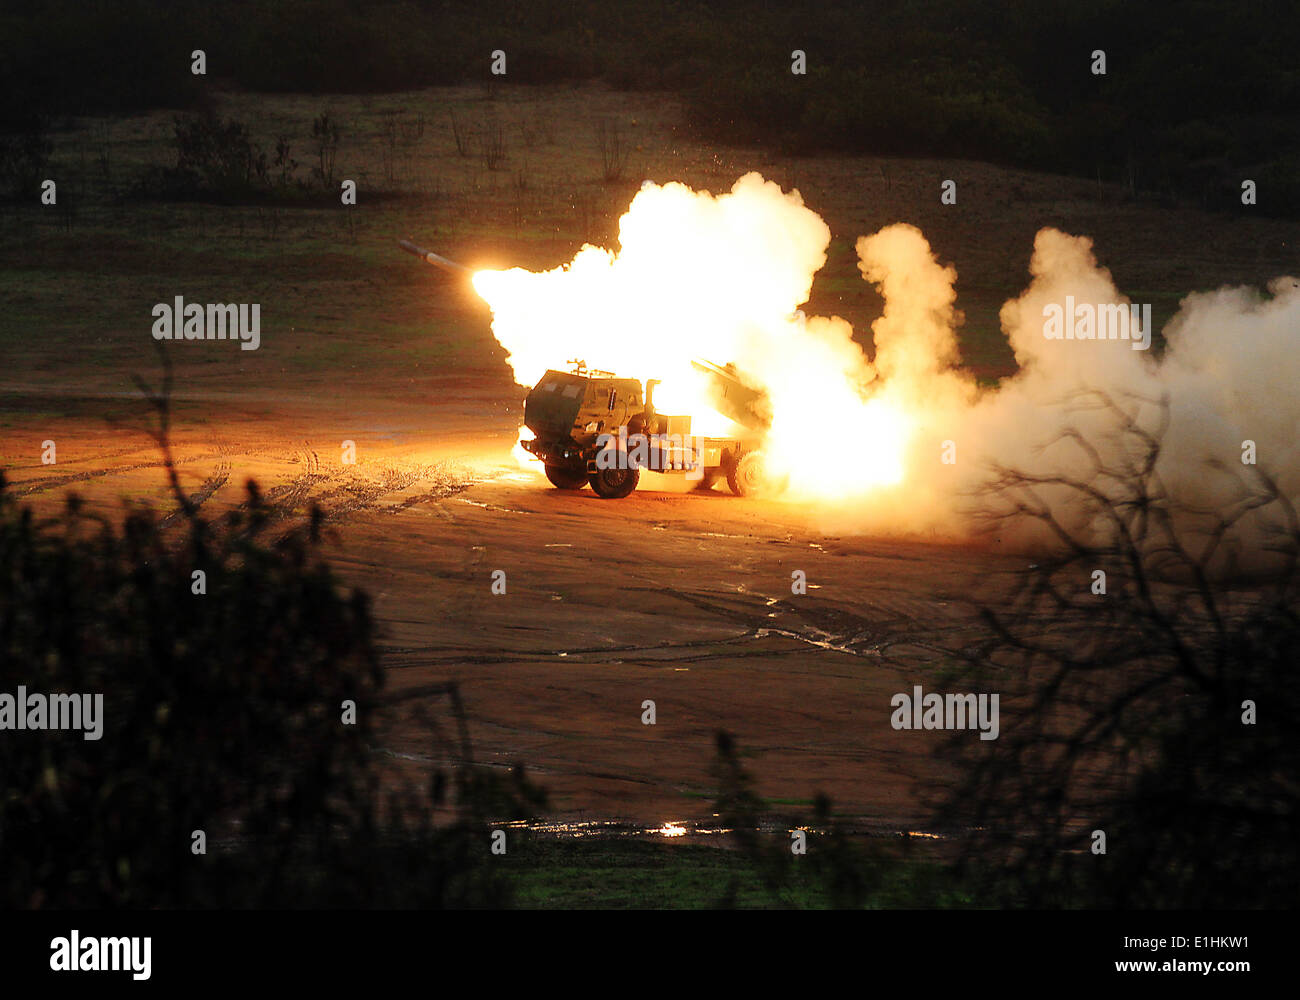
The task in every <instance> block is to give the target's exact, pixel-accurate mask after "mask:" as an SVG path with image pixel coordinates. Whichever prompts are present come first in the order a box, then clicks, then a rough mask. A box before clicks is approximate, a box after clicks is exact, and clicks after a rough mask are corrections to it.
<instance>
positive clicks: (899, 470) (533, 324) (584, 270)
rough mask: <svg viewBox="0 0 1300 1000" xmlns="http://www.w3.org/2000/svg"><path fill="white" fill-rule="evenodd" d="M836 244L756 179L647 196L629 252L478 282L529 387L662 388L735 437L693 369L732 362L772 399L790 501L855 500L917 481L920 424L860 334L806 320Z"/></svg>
mask: <svg viewBox="0 0 1300 1000" xmlns="http://www.w3.org/2000/svg"><path fill="white" fill-rule="evenodd" d="M829 239H830V231H829V229H828V228H827V227H826V224H825V223H824V222H823V221H822V220H821V218H820V217H819V216H818V215H817V214H816V213H814V212H812V211H811V210H810V209H808V208H806V207H804V205H803V202H802V199H801V198H800V197H799V194H798V192H793V191H792V192H790V193H788V194H787V193H784V192H782V191H781V189H780V187H779V186H778V185H776V184H774V183H771V182H766V181H764V180H763V179H762V178H761V177H760V176H759V175H757V174H748V175H746V176H745V177H742V178H741V179H740V180H739V181H737V183H736V185H735V187H734V188H733V189H732V191H731V192H730V193H727V194H722V195H719V196H717V197H714V196H713V195H711V194H709V193H708V192H707V191H699V192H697V191H692V190H691V189H690V188H687V187H686V186H685V185H682V184H677V183H671V184H667V185H664V186H659V185H655V184H650V183H649V182H647V183H646V184H645V185H643V186H642V189H641V191H640V193H638V194H637V196H636V197H635V198H634V199H633V201H632V204H631V206H630V207H629V209H628V211H627V213H626V214H625V215H624V216H623V217H622V219H621V220H620V223H619V242H620V249H619V251H618V252H617V253H614V252H611V251H609V250H604V249H601V248H598V247H594V246H590V245H588V246H584V247H583V248H582V249H581V250H580V251H579V252H578V254H577V256H576V257H574V259H573V261H572V262H571V263H569V264H567V265H565V266H562V267H559V268H556V269H555V270H552V271H547V272H544V273H533V272H529V271H525V270H523V269H522V268H512V269H510V270H507V271H479V272H478V273H476V274H475V275H474V277H473V284H474V288H475V290H476V291H477V292H478V293H479V295H481V296H482V297H483V298H484V299H485V300H486V301H487V302H488V304H489V305H490V306H491V307H492V312H493V324H492V329H493V332H494V334H495V335H496V337H497V339H498V340H499V341H500V342H501V344H502V346H504V347H505V348H506V350H507V351H508V352H509V362H510V365H511V366H512V368H513V369H514V373H515V379H516V381H517V382H519V383H520V384H521V385H526V386H531V385H533V384H535V383H536V382H537V381H538V380H539V379H540V378H541V376H542V375H543V374H544V373H545V372H546V371H547V369H550V368H559V369H563V368H565V367H566V363H567V362H568V361H569V360H570V359H575V358H576V359H581V360H583V361H585V362H586V363H587V364H588V365H589V366H591V367H593V368H600V369H604V370H606V371H611V372H614V373H616V374H618V375H621V376H624V377H631V378H637V379H641V380H643V381H644V380H646V379H650V378H655V379H659V380H661V383H660V386H659V387H658V388H657V389H656V397H655V399H656V407H657V409H659V410H660V411H661V412H665V413H684V414H689V415H690V416H691V417H692V428H691V429H692V431H693V433H695V434H697V435H703V436H712V437H728V436H733V435H736V434H737V432H738V428H737V425H734V424H733V423H732V422H731V421H730V420H729V419H727V418H726V417H725V416H723V415H722V414H720V413H717V412H716V411H715V410H714V409H713V407H712V406H711V405H710V403H709V394H708V384H707V382H706V379H705V377H704V376H703V375H702V374H701V373H700V372H699V371H698V370H697V369H695V368H693V367H692V364H691V362H692V359H695V358H704V359H707V360H709V361H712V362H714V363H716V364H728V363H732V364H734V365H736V367H737V369H738V370H739V371H740V372H741V373H742V375H743V377H744V379H745V381H746V382H748V383H749V384H751V385H753V386H755V387H756V388H761V389H763V390H764V391H765V392H766V393H767V397H768V404H769V407H770V414H769V416H770V418H771V426H770V431H769V432H768V434H767V435H766V438H765V441H764V444H763V450H764V452H765V453H766V455H767V459H768V462H769V464H770V466H771V467H772V468H773V470H774V471H776V472H778V473H780V474H785V475H788V476H789V482H790V490H791V492H792V493H793V494H794V495H796V496H805V497H807V496H812V497H833V498H843V497H845V496H846V495H853V494H860V493H863V492H867V491H870V490H873V489H877V488H880V487H883V486H890V485H894V484H897V483H899V482H900V481H901V480H902V478H903V471H904V451H905V449H906V447H907V444H908V440H909V438H910V436H911V435H912V433H913V421H912V420H911V419H909V417H908V415H907V414H906V413H905V412H904V409H903V408H902V407H901V406H900V405H899V404H898V403H897V402H892V401H890V400H888V399H887V398H886V395H885V394H884V393H882V392H881V391H880V390H879V386H878V384H876V383H874V379H875V372H874V370H873V369H872V367H871V365H870V364H869V363H868V362H867V360H866V358H865V357H864V355H863V354H862V351H861V349H860V348H859V347H858V345H857V344H856V343H854V341H853V339H852V330H851V329H850V328H849V325H848V324H847V323H845V322H844V321H843V320H840V319H838V318H835V319H824V318H813V319H806V318H805V317H804V316H803V314H802V313H800V312H798V311H797V309H798V307H799V305H800V304H802V303H803V302H804V301H805V300H806V299H807V297H808V293H809V291H810V289H811V287H812V280H813V275H814V274H815V273H816V271H817V270H818V269H819V268H820V267H821V266H822V265H823V264H824V263H825V260H826V256H825V249H826V246H827V245H828V243H829ZM516 450H517V452H521V451H522V449H519V448H517V449H516Z"/></svg>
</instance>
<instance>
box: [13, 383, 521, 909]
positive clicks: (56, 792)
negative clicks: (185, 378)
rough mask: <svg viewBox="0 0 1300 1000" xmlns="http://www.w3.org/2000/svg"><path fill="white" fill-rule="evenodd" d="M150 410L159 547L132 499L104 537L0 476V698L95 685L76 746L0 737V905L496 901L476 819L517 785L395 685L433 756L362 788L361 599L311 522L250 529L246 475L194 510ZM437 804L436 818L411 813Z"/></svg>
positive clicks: (369, 655)
mask: <svg viewBox="0 0 1300 1000" xmlns="http://www.w3.org/2000/svg"><path fill="white" fill-rule="evenodd" d="M154 402H155V405H158V406H159V407H160V413H161V414H162V418H161V426H160V431H159V437H160V440H161V441H162V443H163V445H164V455H165V456H166V459H167V460H166V463H165V464H166V468H167V471H168V474H169V476H170V478H171V480H172V483H173V487H174V488H175V490H176V495H177V498H178V499H179V500H180V502H181V507H182V514H183V518H182V524H181V531H180V532H179V535H180V537H179V538H177V537H176V535H177V532H176V531H175V530H172V531H170V532H169V531H168V530H166V529H165V528H164V527H163V522H162V521H160V520H159V519H158V518H157V517H156V516H155V515H154V514H153V513H152V512H151V511H149V510H140V509H136V510H132V511H130V512H129V513H128V514H127V515H126V517H125V520H124V521H123V523H122V525H121V527H120V528H118V527H116V526H115V525H113V524H111V523H110V522H108V521H107V520H105V519H103V518H101V517H98V516H95V515H93V514H90V513H88V512H87V511H86V510H84V509H83V507H82V505H81V504H80V503H79V502H78V501H77V499H76V498H75V497H70V498H69V499H68V501H67V506H66V509H65V511H64V512H63V514H62V515H61V516H60V517H56V518H53V519H50V520H48V521H40V520H37V519H36V517H35V516H34V515H33V513H32V512H31V510H30V509H20V508H19V506H18V505H17V503H16V502H15V500H14V498H13V497H12V496H11V495H10V493H9V491H8V490H7V488H6V487H5V484H4V481H3V477H0V692H4V693H8V694H14V693H15V692H16V690H17V688H18V687H19V686H20V685H21V686H25V687H26V689H27V691H28V692H30V693H33V694H34V693H42V694H49V693H53V692H63V693H87V694H95V693H101V694H102V695H103V731H102V738H100V739H98V740H86V739H84V738H83V733H82V732H81V731H64V732H58V731H25V732H14V731H8V732H5V733H3V734H2V736H0V774H3V778H4V786H3V790H2V792H0V857H3V858H4V864H3V866H0V905H5V906H9V907H95V908H99V907H176V906H238V907H250V906H276V907H284V906H328V905H342V906H365V905H380V906H442V905H446V906H477V905H503V904H505V903H507V902H509V892H508V889H507V886H506V884H505V883H504V882H503V881H502V880H501V879H500V878H499V877H498V876H497V875H496V873H495V869H494V867H493V866H492V865H490V864H489V862H490V860H491V856H490V853H489V833H488V827H487V824H488V822H489V820H494V819H502V818H510V819H512V818H521V817H523V816H526V815H527V813H528V807H529V806H530V805H531V804H536V803H539V802H541V801H542V798H541V795H540V793H539V792H538V790H537V789H535V788H534V787H533V786H531V785H530V784H529V783H528V781H527V779H526V778H525V777H524V775H523V773H522V770H520V769H516V771H515V772H514V773H513V774H512V775H510V776H509V777H507V778H504V779H503V778H500V777H498V776H497V775H496V774H495V773H492V772H485V771H480V770H477V769H475V768H474V767H473V764H472V755H471V754H470V752H469V744H468V734H467V731H466V728H465V725H464V712H463V710H462V709H461V707H460V699H459V692H458V690H457V689H456V687H455V686H454V685H451V684H448V685H439V686H436V688H430V689H426V690H424V691H421V692H416V694H417V695H422V696H425V697H430V696H438V697H443V698H445V699H447V700H449V701H450V703H451V708H452V711H453V714H454V715H455V716H456V721H457V723H458V727H457V728H458V732H459V738H458V739H457V740H456V741H455V743H456V745H455V747H453V748H452V750H453V753H452V754H441V755H440V759H453V760H456V761H457V764H456V765H455V766H454V768H453V769H452V770H451V772H450V773H449V772H446V771H440V770H435V771H434V773H433V774H432V775H431V782H430V787H429V788H426V789H412V788H401V787H389V788H387V790H385V789H384V788H383V786H381V783H380V776H379V774H378V773H377V770H376V768H375V766H374V764H373V759H374V754H373V752H372V748H373V747H374V745H375V744H376V742H377V740H376V720H377V716H378V715H379V714H380V712H381V711H382V709H383V708H384V706H385V705H386V704H391V703H392V701H393V699H391V698H389V699H385V698H384V696H383V693H382V687H383V674H382V672H381V670H380V666H379V663H378V659H377V656H376V653H375V648H374V644H373V639H374V627H373V623H372V621H371V617H370V611H369V605H368V602H367V599H366V597H365V595H364V594H362V593H359V592H354V593H352V594H351V595H348V596H345V595H344V594H343V593H342V591H341V588H340V586H339V584H338V581H337V579H336V578H335V576H334V574H333V573H332V572H331V570H330V568H329V567H328V565H327V564H326V563H325V561H324V560H323V559H322V557H321V554H320V550H319V541H320V523H321V518H320V515H319V512H318V511H317V512H313V516H312V519H311V522H310V524H309V525H307V526H305V527H302V528H299V529H296V530H292V531H290V532H288V533H287V534H283V535H281V536H279V537H275V538H271V537H269V534H270V532H269V521H270V515H269V512H268V510H267V509H266V507H265V506H264V505H263V502H262V500H261V498H260V496H259V493H258V491H257V488H256V486H255V485H254V484H252V483H249V486H248V501H247V503H246V504H245V505H244V508H243V509H242V510H240V511H236V512H233V513H231V514H230V515H228V516H227V517H226V518H224V519H222V520H221V521H220V522H219V523H216V524H209V523H207V522H205V521H204V520H203V519H202V518H201V517H200V516H199V514H198V511H197V510H196V509H195V507H194V505H193V504H192V503H191V502H190V501H189V500H188V498H186V497H185V495H184V494H183V493H181V492H180V491H179V486H178V484H177V481H176V476H175V468H174V465H173V464H172V461H171V458H170V451H169V449H167V448H166V443H165V442H166V408H165V400H164V401H163V402H161V403H160V401H159V400H158V399H155V400H154ZM196 574H202V577H199V576H197V575H196ZM200 579H202V580H203V586H202V587H200V586H199V584H198V582H197V581H198V580H200ZM196 591H203V592H196ZM349 701H351V702H355V704H356V713H355V719H356V721H355V724H353V725H347V724H344V721H343V715H344V703H345V702H349ZM443 804H451V805H452V806H453V807H454V814H453V820H452V822H450V823H443V824H441V825H438V826H435V825H434V823H433V821H432V815H433V813H432V810H433V807H435V806H438V805H443ZM196 830H202V831H204V833H205V835H206V839H207V853H206V854H195V853H193V851H192V844H193V837H192V835H193V832H194V831H196Z"/></svg>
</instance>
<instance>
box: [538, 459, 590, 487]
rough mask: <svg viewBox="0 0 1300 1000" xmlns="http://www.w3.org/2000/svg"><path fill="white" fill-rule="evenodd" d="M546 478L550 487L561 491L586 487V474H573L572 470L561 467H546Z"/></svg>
mask: <svg viewBox="0 0 1300 1000" xmlns="http://www.w3.org/2000/svg"><path fill="white" fill-rule="evenodd" d="M546 478H547V479H549V480H550V481H551V485H552V486H554V487H555V488H556V489H561V490H580V489H582V488H583V487H584V486H586V485H587V474H586V473H585V472H575V471H574V470H573V469H566V468H564V466H562V465H548V466H547V467H546Z"/></svg>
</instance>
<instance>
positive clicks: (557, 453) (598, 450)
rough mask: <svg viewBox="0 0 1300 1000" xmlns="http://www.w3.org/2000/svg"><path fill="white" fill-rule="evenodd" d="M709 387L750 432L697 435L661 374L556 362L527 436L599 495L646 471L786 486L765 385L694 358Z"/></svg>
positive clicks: (436, 257)
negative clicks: (666, 400)
mask: <svg viewBox="0 0 1300 1000" xmlns="http://www.w3.org/2000/svg"><path fill="white" fill-rule="evenodd" d="M397 245H398V246H399V247H401V249H403V250H405V251H406V252H407V253H409V254H411V255H413V256H415V257H419V258H420V259H421V260H423V261H424V262H425V263H426V264H431V265H433V266H434V267H437V268H440V269H441V270H443V271H447V272H449V273H451V274H453V275H456V276H458V277H461V276H464V275H468V274H470V273H471V272H470V269H469V268H467V267H465V266H464V265H463V264H458V263H456V262H455V261H454V260H450V259H448V258H446V257H443V256H441V255H440V254H436V253H434V252H432V251H431V250H426V249H425V248H424V247H422V246H419V245H418V244H416V243H413V242H411V241H410V240H398V241H397ZM691 363H692V365H693V366H694V367H695V368H696V370H697V371H699V372H701V373H702V374H703V375H704V376H705V379H706V383H707V385H708V387H709V397H710V402H711V403H712V405H713V408H714V409H716V410H717V411H718V412H719V413H721V414H723V415H724V416H726V417H729V418H730V419H731V420H732V421H733V422H734V423H735V424H738V425H740V427H741V428H742V432H741V433H738V434H737V435H736V436H734V437H722V438H719V437H694V436H692V434H691V418H690V417H689V416H675V415H669V414H663V413H659V412H657V411H656V410H655V406H654V389H655V386H656V385H658V384H659V380H658V379H649V380H647V381H646V382H645V383H644V384H642V383H641V382H640V381H639V380H637V379H634V378H620V377H618V376H616V375H614V374H612V373H611V372H605V371H599V370H596V369H589V368H588V367H587V365H586V362H584V361H581V360H576V359H575V360H573V361H570V362H569V364H570V365H571V366H572V370H571V371H567V372H562V371H556V370H552V371H548V372H547V373H546V374H545V375H543V376H542V379H541V381H539V382H538V383H537V385H535V386H534V387H533V389H532V391H531V392H529V394H528V398H527V399H526V400H525V401H524V425H525V426H526V427H527V428H528V429H529V430H530V431H531V432H532V434H533V437H532V439H531V440H527V441H522V442H520V443H521V444H522V445H523V446H524V448H525V449H527V450H528V451H529V452H531V453H532V454H533V455H535V456H536V457H537V458H539V459H541V461H542V465H543V466H544V468H545V470H546V478H547V479H549V480H550V481H551V483H552V484H553V485H555V486H556V487H558V488H559V489H562V490H580V489H582V488H583V487H584V486H586V485H587V484H588V483H590V484H591V488H592V489H593V490H594V491H595V493H596V495H597V496H601V497H605V498H607V499H617V498H620V497H625V496H627V495H628V494H629V493H631V492H632V491H633V490H635V489H636V487H637V483H638V482H639V481H640V478H641V470H642V469H645V470H648V471H652V472H663V473H670V474H680V475H683V476H685V477H687V478H688V479H690V480H693V481H695V482H696V484H697V488H698V489H712V488H713V486H714V484H715V483H717V481H718V480H719V479H720V478H722V477H723V476H725V477H726V479H727V485H728V486H730V487H731V491H732V492H733V493H735V494H736V495H737V496H752V495H754V494H758V493H763V494H767V493H777V492H780V491H781V490H782V489H784V487H785V483H784V482H783V481H781V480H779V479H777V478H776V477H774V476H772V475H770V474H769V473H768V470H767V467H766V463H765V461H764V458H763V452H762V450H761V445H762V442H763V438H764V436H765V435H766V432H767V427H768V419H767V417H766V415H765V399H764V395H763V393H762V392H760V391H758V390H756V389H754V388H752V387H750V386H749V385H747V384H746V383H745V382H744V380H743V379H741V377H740V374H739V372H737V371H736V369H735V367H734V366H732V365H716V364H713V363H712V362H710V361H704V360H698V359H697V360H695V361H692V362H691Z"/></svg>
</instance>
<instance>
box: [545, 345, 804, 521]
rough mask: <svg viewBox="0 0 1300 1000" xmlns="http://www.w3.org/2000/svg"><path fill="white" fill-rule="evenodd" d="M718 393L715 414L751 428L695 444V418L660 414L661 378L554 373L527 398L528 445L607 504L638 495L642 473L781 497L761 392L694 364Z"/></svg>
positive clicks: (569, 483) (552, 474)
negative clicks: (766, 453) (770, 470)
mask: <svg viewBox="0 0 1300 1000" xmlns="http://www.w3.org/2000/svg"><path fill="white" fill-rule="evenodd" d="M692 363H693V365H694V366H695V368H696V369H697V370H698V371H700V372H702V373H703V374H704V375H705V376H706V378H707V380H708V385H709V387H710V396H711V400H710V401H711V402H712V403H713V405H714V408H715V409H717V410H718V411H719V412H720V413H722V414H723V415H724V416H727V417H729V418H730V419H731V420H732V421H734V422H735V423H736V424H738V425H739V426H740V427H741V428H743V432H742V433H738V434H737V435H736V436H734V437H695V436H694V435H692V433H691V417H690V416H689V415H676V414H666V413H660V412H658V410H656V409H655V405H654V391H655V386H657V385H658V384H659V380H658V379H649V380H647V381H646V382H645V383H644V385H643V384H642V383H641V382H640V381H639V380H637V379H634V378H620V377H618V376H616V375H614V374H612V373H610V372H604V371H599V370H595V369H589V368H587V366H586V364H585V363H584V362H582V361H576V360H575V361H571V362H570V365H572V370H571V371H567V372H564V371H557V370H551V371H548V372H547V373H546V374H545V375H543V376H542V378H541V380H540V381H539V382H538V383H537V385H536V386H534V387H533V389H532V391H531V392H529V394H528V397H527V399H525V400H524V426H525V427H527V428H528V429H529V430H530V431H531V432H532V434H533V437H532V439H531V440H526V441H523V442H521V443H522V445H523V447H524V448H525V449H526V450H527V451H528V452H530V453H531V454H533V455H534V456H536V457H537V458H539V459H540V460H541V462H542V465H543V467H544V468H545V470H546V478H547V479H549V480H550V481H551V483H552V484H553V485H554V486H556V487H558V488H559V489H562V490H580V489H582V488H583V487H584V486H586V485H587V484H590V485H591V488H592V490H593V491H594V492H595V493H596V495H597V496H599V497H604V498H606V499H618V498H620V497H625V496H627V495H628V494H629V493H631V492H632V491H633V490H635V489H636V487H637V484H638V482H639V481H640V478H641V472H642V470H646V471H651V472H660V473H665V474H674V475H683V476H685V477H686V478H687V479H688V480H693V481H695V482H696V484H697V488H698V489H711V488H712V487H713V485H714V484H715V483H716V482H717V481H718V480H719V479H720V478H722V477H724V476H725V477H726V480H727V484H728V485H729V486H730V487H731V490H732V492H733V493H735V494H736V495H737V496H750V495H753V494H755V493H761V492H769V491H770V492H775V491H776V488H778V487H779V486H780V485H781V484H779V483H775V482H773V481H772V479H771V477H769V476H768V474H767V471H766V469H765V466H764V460H763V453H762V450H761V444H762V440H763V435H764V432H765V431H766V420H765V419H764V417H763V411H762V399H763V395H762V393H761V392H758V391H757V390H754V389H752V388H750V387H749V386H748V385H746V384H745V383H744V382H743V381H742V380H741V379H740V377H739V375H738V374H737V373H736V371H735V369H734V368H732V367H731V366H720V365H715V364H713V363H711V362H708V361H702V360H697V361H694V362H692Z"/></svg>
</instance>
